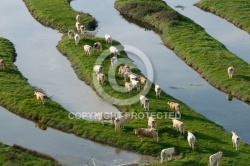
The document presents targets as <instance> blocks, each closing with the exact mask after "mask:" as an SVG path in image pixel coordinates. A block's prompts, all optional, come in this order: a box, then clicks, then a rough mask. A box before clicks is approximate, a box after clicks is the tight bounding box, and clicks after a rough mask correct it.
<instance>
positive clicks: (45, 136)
mask: <svg viewBox="0 0 250 166" xmlns="http://www.w3.org/2000/svg"><path fill="white" fill-rule="evenodd" d="M0 2H1V5H0V21H1V24H0V36H1V37H4V38H6V39H9V40H10V41H11V42H13V43H14V45H15V48H16V52H17V59H16V62H15V64H16V65H17V67H18V69H19V70H20V71H21V73H22V74H23V75H24V76H25V77H26V78H27V79H28V82H29V83H30V84H31V85H32V86H36V87H38V88H42V89H43V90H44V91H45V92H46V93H47V94H48V95H49V96H52V99H53V100H54V101H56V102H58V103H60V104H61V105H62V106H63V107H64V108H66V109H67V110H69V111H70V112H83V111H85V112H86V111H87V112H96V111H112V112H118V110H117V109H116V108H115V107H114V106H113V105H111V104H110V103H107V102H106V101H104V100H103V99H102V98H100V97H99V96H97V95H96V93H95V92H94V91H93V90H92V89H91V88H90V87H89V86H88V85H86V84H85V83H84V82H82V81H80V80H79V79H78V78H77V76H76V74H75V73H74V71H73V69H72V68H71V65H70V62H69V61H68V60H67V59H66V58H65V57H64V56H62V55H61V54H60V53H59V52H58V51H57V49H56V45H57V43H58V41H59V40H60V39H61V36H62V34H60V33H58V32H57V31H55V30H52V29H50V28H46V27H44V26H42V25H41V24H39V23H38V22H37V21H36V20H34V18H33V17H32V16H31V15H30V13H29V12H28V10H27V8H26V6H25V4H24V3H23V1H20V0H11V1H3V0H1V1H0ZM10 10H11V11H12V12H9V11H10ZM0 133H1V134H0V141H1V142H3V143H5V144H9V145H12V144H19V145H21V146H24V147H27V148H30V149H33V150H37V151H40V152H43V153H48V154H50V155H52V156H53V157H55V158H56V159H57V160H58V161H59V162H61V163H62V164H63V165H69V166H78V165H79V166H80V165H81V166H82V165H83V164H84V163H85V162H87V161H88V160H89V159H90V158H91V156H93V161H94V162H95V164H97V165H108V166H110V165H113V166H116V165H119V164H121V163H128V162H132V161H141V160H143V161H144V160H145V159H143V157H144V156H141V155H137V154H134V153H130V152H127V151H124V150H120V149H117V148H112V147H108V146H105V145H101V144H97V143H94V142H92V141H88V140H84V139H82V138H78V137H76V136H74V135H72V134H66V133H62V132H60V131H57V130H54V129H51V128H48V129H47V130H46V131H43V130H39V129H38V128H36V127H35V123H33V122H31V121H27V120H25V119H23V118H20V117H18V116H16V115H14V114H12V113H10V112H8V111H7V110H6V109H4V108H2V107H0ZM147 158H148V157H147Z"/></svg>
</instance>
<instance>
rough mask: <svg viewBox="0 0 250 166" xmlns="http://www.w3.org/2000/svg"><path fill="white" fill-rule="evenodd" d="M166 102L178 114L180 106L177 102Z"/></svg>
mask: <svg viewBox="0 0 250 166" xmlns="http://www.w3.org/2000/svg"><path fill="white" fill-rule="evenodd" d="M167 104H168V105H169V107H170V109H171V110H174V111H176V113H177V114H179V115H180V109H181V106H180V104H179V103H175V102H173V101H168V102H167Z"/></svg>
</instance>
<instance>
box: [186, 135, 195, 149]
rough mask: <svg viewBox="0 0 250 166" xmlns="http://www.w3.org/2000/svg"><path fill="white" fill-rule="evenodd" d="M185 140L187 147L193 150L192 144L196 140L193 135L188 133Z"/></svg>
mask: <svg viewBox="0 0 250 166" xmlns="http://www.w3.org/2000/svg"><path fill="white" fill-rule="evenodd" d="M187 140H188V144H189V146H190V147H191V148H192V149H193V150H194V143H195V141H196V138H195V136H194V135H193V133H191V131H188V136H187Z"/></svg>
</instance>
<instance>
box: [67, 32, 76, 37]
mask: <svg viewBox="0 0 250 166" xmlns="http://www.w3.org/2000/svg"><path fill="white" fill-rule="evenodd" d="M75 34H76V33H75V31H74V30H69V31H68V37H69V39H74V37H75Z"/></svg>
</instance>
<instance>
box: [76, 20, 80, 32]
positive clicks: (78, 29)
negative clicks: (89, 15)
mask: <svg viewBox="0 0 250 166" xmlns="http://www.w3.org/2000/svg"><path fill="white" fill-rule="evenodd" d="M76 30H77V32H78V33H81V24H80V22H78V21H77V22H76Z"/></svg>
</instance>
